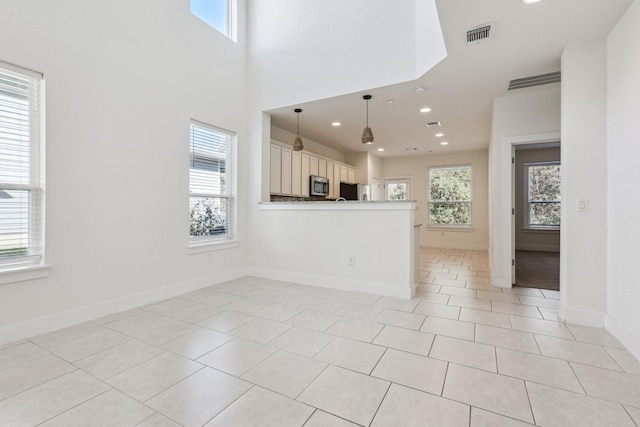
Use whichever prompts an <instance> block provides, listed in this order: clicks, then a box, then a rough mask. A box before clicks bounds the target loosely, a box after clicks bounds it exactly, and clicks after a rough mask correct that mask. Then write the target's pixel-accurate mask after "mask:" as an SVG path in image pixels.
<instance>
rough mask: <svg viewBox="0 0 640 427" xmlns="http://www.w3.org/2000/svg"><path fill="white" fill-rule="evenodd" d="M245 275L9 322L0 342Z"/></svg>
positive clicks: (242, 272)
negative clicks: (24, 320)
mask: <svg viewBox="0 0 640 427" xmlns="http://www.w3.org/2000/svg"><path fill="white" fill-rule="evenodd" d="M245 276H246V270H245V269H244V268H238V269H235V270H231V271H227V272H224V273H217V274H213V275H209V276H206V277H200V278H197V279H193V280H189V281H186V282H182V283H176V284H173V285H169V286H164V287H162V288H158V289H153V290H150V291H145V292H140V293H138V294H135V295H128V296H126V297H122V298H118V299H114V300H110V301H103V302H99V303H97V304H92V305H87V306H84V307H79V308H76V309H73V310H69V311H65V312H62V313H56V314H52V315H49V316H45V317H40V318H37V319H32V320H28V321H26V322H23V323H19V324H14V325H8V326H5V327H4V328H2V329H0V345H2V344H6V343H9V342H13V341H18V340H21V339H24V338H28V337H31V336H35V335H40V334H44V333H47V332H51V331H55V330H57V329H61V328H65V327H68V326H72V325H75V324H78V323H82V322H87V321H90V320H93V319H96V318H99V317H103V316H107V315H109V314H113V313H118V312H120V311H124V310H129V309H132V308H135V307H140V306H143V305H147V304H151V303H154V302H158V301H162V300H164V299H167V298H172V297H175V296H178V295H182V294H185V293H187V292H191V291H195V290H198V289H201V288H204V287H207V286H212V285H215V284H218V283H222V282H227V281H229V280H235V279H239V278H241V277H245Z"/></svg>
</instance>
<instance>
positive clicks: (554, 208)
mask: <svg viewBox="0 0 640 427" xmlns="http://www.w3.org/2000/svg"><path fill="white" fill-rule="evenodd" d="M524 168H525V176H526V177H527V181H526V185H527V189H526V190H527V200H526V203H527V206H526V215H527V218H526V224H528V225H529V228H557V227H559V226H560V163H558V162H553V163H531V164H526V165H525V166H524Z"/></svg>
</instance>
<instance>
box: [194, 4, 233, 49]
mask: <svg viewBox="0 0 640 427" xmlns="http://www.w3.org/2000/svg"><path fill="white" fill-rule="evenodd" d="M234 8H235V0H190V11H191V13H192V14H194V15H195V16H197V17H198V18H200V19H202V20H203V21H204V22H206V23H207V24H209V25H210V26H211V27H213V28H215V29H216V30H218V31H219V32H220V33H222V34H224V35H225V36H227V37H229V38H230V39H232V40H235V36H234V28H233V27H234V26H233V22H234V13H233V11H234Z"/></svg>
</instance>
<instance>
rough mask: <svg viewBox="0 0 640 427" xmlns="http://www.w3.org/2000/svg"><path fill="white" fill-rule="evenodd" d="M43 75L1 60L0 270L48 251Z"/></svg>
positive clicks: (31, 262) (26, 262) (31, 261)
mask: <svg viewBox="0 0 640 427" xmlns="http://www.w3.org/2000/svg"><path fill="white" fill-rule="evenodd" d="M41 86H42V75H41V74H39V73H35V72H32V71H29V70H24V69H21V68H18V67H14V66H11V65H9V64H4V63H1V62H0V271H2V270H10V269H13V268H19V267H25V266H29V265H37V264H41V263H42V258H43V256H44V231H43V223H44V212H43V207H44V170H43V168H42V167H43V166H44V154H43V153H44V151H43V149H44V143H43V141H41V136H42V135H41V126H42V120H41V119H42V117H41V116H42V115H43V114H42V111H41V102H42V101H41V91H42V88H41Z"/></svg>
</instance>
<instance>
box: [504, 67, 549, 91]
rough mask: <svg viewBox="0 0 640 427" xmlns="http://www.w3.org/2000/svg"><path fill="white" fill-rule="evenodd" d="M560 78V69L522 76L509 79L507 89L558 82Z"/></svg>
mask: <svg viewBox="0 0 640 427" xmlns="http://www.w3.org/2000/svg"><path fill="white" fill-rule="evenodd" d="M561 80H562V75H561V72H560V71H556V72H553V73H547V74H540V75H537V76H531V77H524V78H521V79H514V80H510V81H509V90H514V89H523V88H525V87H532V86H542V85H548V84H550V83H558V82H559V81H561Z"/></svg>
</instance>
